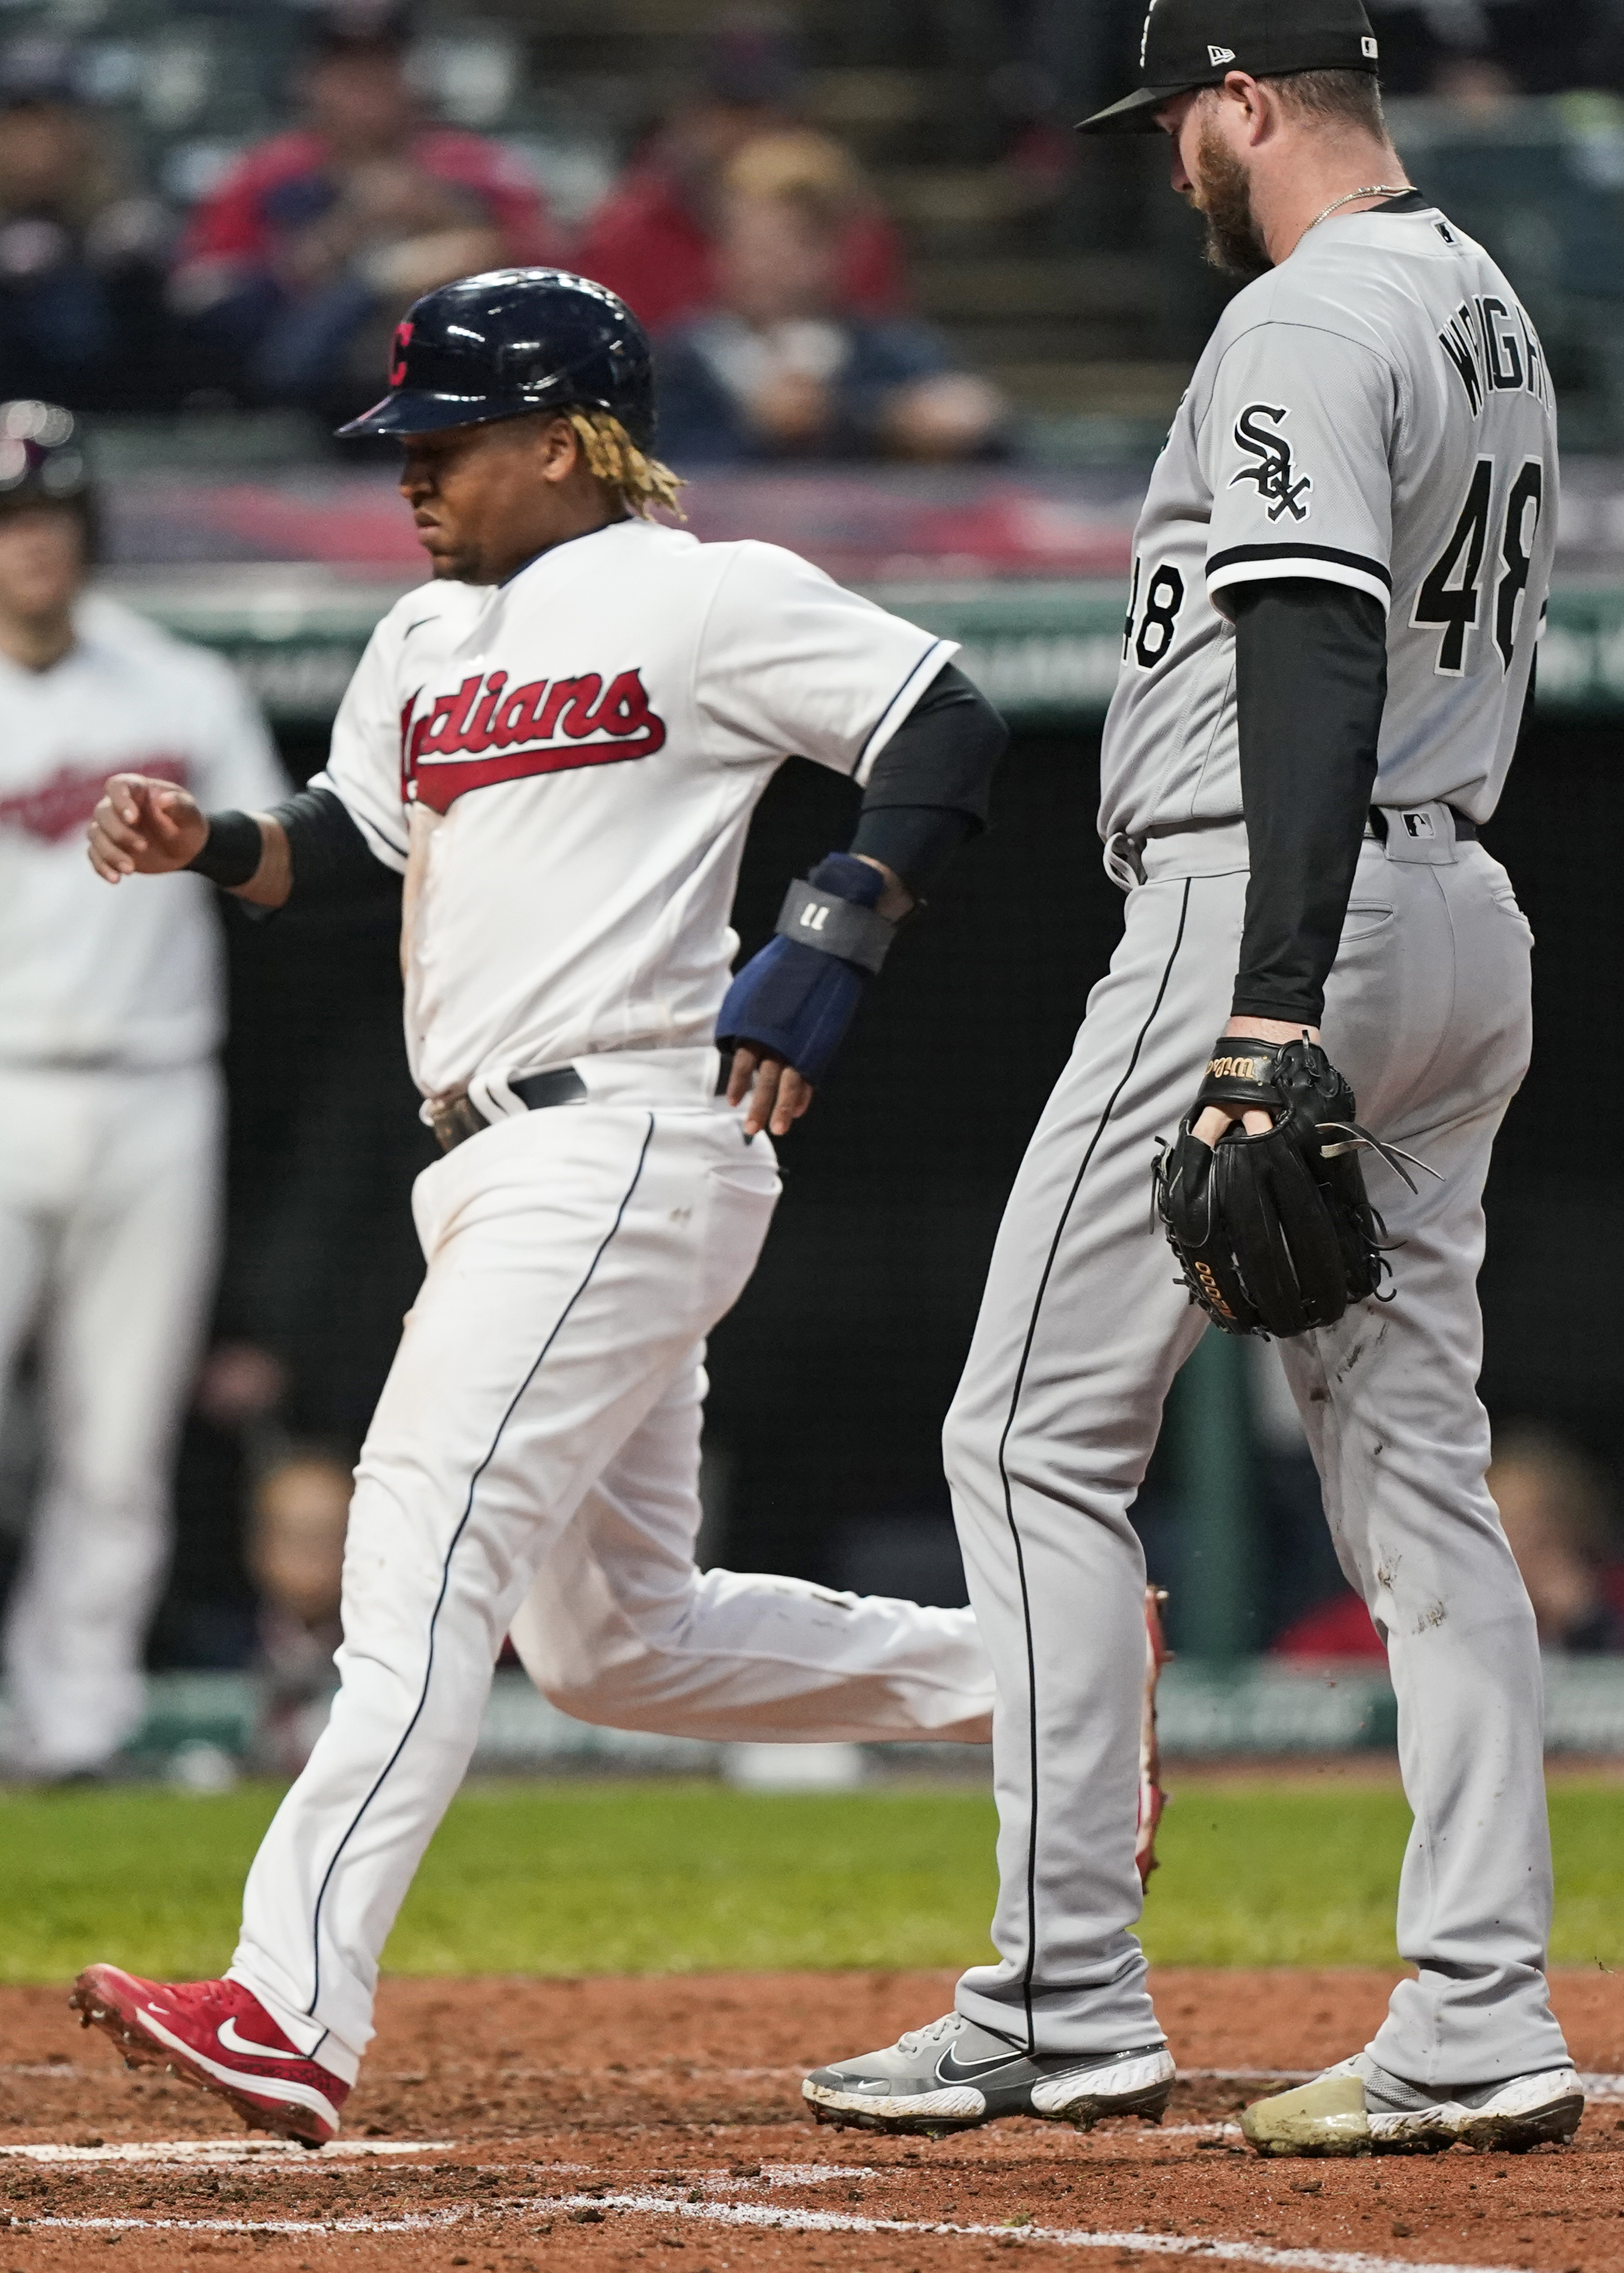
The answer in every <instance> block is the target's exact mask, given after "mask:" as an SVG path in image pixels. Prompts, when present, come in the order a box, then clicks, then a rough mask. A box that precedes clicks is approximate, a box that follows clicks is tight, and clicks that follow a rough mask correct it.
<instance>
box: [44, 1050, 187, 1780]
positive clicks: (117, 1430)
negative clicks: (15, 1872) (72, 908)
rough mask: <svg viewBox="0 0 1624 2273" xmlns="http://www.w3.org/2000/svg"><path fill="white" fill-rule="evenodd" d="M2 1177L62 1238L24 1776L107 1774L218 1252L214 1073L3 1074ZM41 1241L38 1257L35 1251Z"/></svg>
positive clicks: (137, 1667) (131, 1689) (128, 1702)
mask: <svg viewBox="0 0 1624 2273" xmlns="http://www.w3.org/2000/svg"><path fill="white" fill-rule="evenodd" d="M4 1091H5V1092H6V1093H7V1095H8V1096H9V1097H11V1100H12V1103H13V1105H14V1106H15V1108H16V1109H14V1110H9V1111H8V1113H7V1126H8V1128H9V1129H10V1130H11V1138H10V1140H9V1142H8V1145H7V1148H6V1149H7V1153H8V1166H7V1169H6V1181H7V1186H8V1190H9V1193H10V1194H11V1206H12V1207H13V1208H15V1207H16V1206H17V1204H18V1200H19V1197H21V1196H22V1192H23V1190H24V1189H26V1188H31V1211H30V1212H32V1213H33V1218H34V1223H35V1225H36V1227H37V1235H38V1236H39V1238H40V1239H41V1242H42V1243H43V1244H45V1245H47V1246H48V1248H49V1253H48V1255H47V1256H46V1257H45V1273H46V1279H45V1287H44V1288H43V1290H42V1294H43V1299H42V1302H41V1306H40V1316H41V1360H42V1364H41V1391H42V1417H43V1422H44V1437H45V1473H44V1478H43V1484H42V1489H41V1495H40V1500H39V1504H38V1506H37V1507H36V1509H35V1511H34V1521H33V1524H32V1527H31V1530H30V1534H29V1542H28V1548H27V1552H26V1557H25V1560H24V1564H23V1567H22V1569H21V1571H20V1572H19V1576H18V1579H17V1583H16V1585H15V1587H13V1589H12V1593H11V1601H10V1603H9V1604H8V1608H7V1617H6V1631H5V1662H6V1671H7V1677H8V1684H9V1688H10V1692H11V1701H12V1704H13V1707H14V1708H15V1710H16V1713H17V1714H18V1718H19V1722H20V1725H21V1734H22V1738H23V1742H24V1744H25V1746H26V1758H27V1760H28V1763H29V1765H30V1766H31V1767H33V1768H34V1769H35V1770H36V1771H38V1772H42V1773H46V1774H66V1773H71V1771H73V1770H75V1769H79V1768H86V1767H96V1766H98V1765H100V1764H101V1762H102V1761H103V1760H105V1759H107V1758H108V1757H109V1754H110V1753H112V1752H116V1750H117V1748H118V1746H119V1745H120V1744H123V1742H124V1741H125V1740H126V1738H128V1737H130V1736H131V1735H132V1734H133V1733H134V1731H135V1729H136V1728H137V1726H138V1723H139V1721H140V1717H141V1711H142V1701H143V1684H142V1677H141V1654H142V1648H143V1645H144V1642H145V1639H146V1624H147V1619H148V1617H149V1616H150V1613H151V1610H152V1607H153V1600H154V1597H155V1595H156V1594H157V1592H158V1589H159V1587H160V1586H161V1583H162V1579H163V1572H164V1566H165V1563H166V1560H167V1557H168V1545H169V1532H170V1501H169V1492H170V1464H171V1460H172V1457H173V1452H174V1446H175V1438H176V1429H177V1428H178V1425H179V1422H180V1416H181V1412H182V1409H183V1405H184V1401H185V1398H186V1394H187V1392H188V1389H189V1388H190V1385H191V1377H192V1373H193V1369H194V1368H195V1365H196V1362H197V1357H198V1348H199V1346H200V1342H201V1339H202V1333H203V1329H204V1325H205V1323H206V1313H207V1305H208V1302H209V1297H210V1294H211V1291H212V1287H213V1277H214V1270H215V1264H216V1259H217V1251H218V1243H219V1217H220V1146H221V1091H220V1077H219V1075H218V1073H217V1071H216V1069H215V1068H214V1067H213V1064H206V1065H201V1066H187V1067H176V1068H170V1069H167V1070H165V1071H162V1072H153V1073H82V1072H72V1073H69V1072H56V1071H53V1072H38V1073H34V1074H30V1075H26V1076H19V1075H16V1074H11V1075H7V1076H4ZM38 1254H39V1250H38V1249H36V1257H38Z"/></svg>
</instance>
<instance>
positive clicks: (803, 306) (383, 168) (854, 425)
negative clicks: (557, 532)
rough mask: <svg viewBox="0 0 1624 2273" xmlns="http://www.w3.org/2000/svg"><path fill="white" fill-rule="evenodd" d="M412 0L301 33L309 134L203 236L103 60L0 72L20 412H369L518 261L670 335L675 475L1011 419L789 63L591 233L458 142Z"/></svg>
mask: <svg viewBox="0 0 1624 2273" xmlns="http://www.w3.org/2000/svg"><path fill="white" fill-rule="evenodd" d="M413 54H414V23H413V19H412V16H411V14H410V12H409V11H408V10H407V9H405V8H402V7H400V6H398V5H395V4H393V0H325V4H322V5H320V6H318V7H316V8H313V9H311V10H310V11H307V13H306V15H305V17H304V19H303V22H302V26H301V34H300V39H299V44H298V48H297V50H296V58H295V64H294V68H293V71H292V72H291V74H290V79H291V87H290V92H291V95H292V99H293V101H294V103H295V105H296V114H297V115H296V119H295V121H294V122H293V123H292V124H289V125H288V128H287V129H286V130H285V131H282V132H280V133H276V134H274V135H273V136H271V137H270V138H269V139H266V140H263V141H259V142H258V143H255V144H253V145H252V146H250V147H248V148H246V149H243V150H242V151H241V152H240V153H238V154H236V155H235V156H234V157H233V158H231V159H230V160H229V161H228V162H226V163H225V164H224V166H223V169H222V170H221V172H220V174H219V177H218V178H217V179H215V180H213V182H212V183H211V184H210V185H209V186H208V187H207V188H206V190H204V191H202V193H201V194H199V195H198V198H197V200H196V202H195V203H194V204H193V205H192V206H191V210H190V212H188V213H186V214H181V213H179V212H177V211H176V209H175V206H174V205H173V203H168V202H166V201H165V200H164V199H162V198H161V197H160V196H158V195H157V194H155V193H154V192H153V190H152V189H151V187H150V186H149V185H148V184H145V183H144V182H143V181H142V180H141V178H140V176H139V173H138V169H137V167H136V166H135V164H134V162H133V161H132V158H131V154H130V153H129V151H128V150H127V149H126V148H123V147H121V137H120V135H119V133H118V131H117V128H116V122H115V121H113V120H112V119H111V118H110V117H109V116H104V115H103V113H102V110H101V107H100V106H99V105H98V103H97V101H96V100H95V97H94V92H93V91H92V86H93V80H92V75H91V74H90V73H89V72H88V71H87V67H86V63H87V59H86V50H85V49H84V47H83V45H82V44H79V43H75V42H72V41H67V40H64V39H62V38H60V37H57V36H54V35H51V34H31V35H29V36H26V37H21V38H19V39H16V40H14V41H12V42H11V45H10V46H9V48H7V49H5V51H4V53H3V54H0V394H4V395H5V396H10V397H17V396H34V397H39V398H42V399H45V400H49V401H62V402H64V403H66V404H68V405H69V406H70V407H71V408H73V409H79V410H86V411H132V410H133V411H147V412H153V411H176V410H181V409H185V408H188V407H198V406H213V405H219V404H246V405H255V404H266V405H277V406H282V407H296V408H300V409H309V410H311V411H313V412H315V413H316V414H317V415H318V416H320V417H321V418H323V419H324V420H326V421H328V422H334V423H335V422H337V421H339V420H341V419H343V418H345V417H348V416H353V415H354V414H355V411H357V410H358V409H362V408H363V407H364V406H365V404H366V403H368V402H369V401H372V400H373V399H375V397H376V395H377V394H378V389H379V376H380V373H381V372H382V371H385V369H386V366H387V352H386V350H387V347H388V342H389V339H390V335H391V333H392V331H393V326H394V325H395V323H396V322H397V321H398V320H399V319H400V315H401V314H402V313H403V311H405V309H406V308H407V307H408V305H409V304H410V303H411V302H412V301H413V300H414V299H415V298H416V297H417V296H418V295H419V294H421V293H423V292H426V291H429V290H431V289H433V287H434V286H436V285H437V284H440V283H444V282H445V281H448V280H449V279H451V278H453V277H455V276H461V275H467V274H470V273H472V272H474V271H476V270H479V269H485V268H496V267H502V266H518V265H530V264H537V263H552V264H555V265H560V266H570V267H573V268H575V269H577V270H579V271H580V272H581V273H583V274H587V275H590V276H593V277H595V278H596V279H597V280H598V281H602V282H604V283H607V284H609V285H610V287H611V288H612V289H614V290H616V291H617V292H619V293H621V294H622V295H623V296H625V298H626V299H627V300H629V301H630V303H631V304H632V306H633V308H635V309H636V310H637V311H638V313H639V314H640V316H641V317H642V319H643V320H644V322H645V324H646V325H647V327H648V329H649V330H650V332H651V333H653V334H655V337H656V339H657V340H658V341H659V345H660V350H661V356H662V364H663V365H664V366H665V367H666V369H667V371H668V373H669V377H668V380H667V386H668V393H669V400H670V412H669V416H670V434H669V439H668V446H669V447H670V449H671V451H672V452H673V454H679V453H680V454H686V455H687V456H689V457H692V458H693V459H695V460H703V461H710V462H726V461H742V460H747V459H752V458H763V457H767V458H771V457H776V456H802V457H830V456H847V457H850V456H857V457H874V456H887V455H888V456H900V457H923V458H955V457H961V456H965V455H970V454H977V453H981V452H984V451H986V450H989V449H994V448H996V447H997V446H998V438H999V426H1000V423H1001V419H1002V416H1003V405H1002V403H1001V401H1000V400H999V396H998V394H997V393H996V391H995V390H994V389H993V388H992V386H989V385H988V384H987V383H986V382H985V381H984V380H981V379H975V378H973V377H970V376H969V375H966V374H961V373H955V372H954V370H953V368H952V357H951V356H950V354H949V352H948V350H947V347H946V345H945V343H944V341H942V340H941V339H940V338H939V336H938V335H937V334H934V333H933V332H932V330H931V329H930V328H929V327H928V326H924V325H923V324H921V323H919V322H917V320H915V319H911V318H910V317H909V314H908V312H907V300H908V293H907V283H906V277H905V266H904V261H903V258H902V248H901V244H900V241H899V238H898V236H897V232H896V230H895V229H894V227H893V225H892V224H891V223H890V222H889V221H887V218H886V216H885V214H884V213H883V212H882V210H881V208H880V206H879V204H878V203H877V201H876V199H875V198H874V195H873V193H872V190H870V188H869V187H868V186H867V184H865V182H864V178H863V176H862V173H861V171H860V170H859V169H858V168H857V165H856V164H855V162H854V161H852V159H851V158H850V157H849V155H848V154H847V153H845V152H844V151H843V150H842V148H841V146H839V144H838V143H836V142H834V141H833V140H831V139H828V138H827V137H826V136H823V135H820V134H818V133H816V132H814V131H812V130H811V129H809V128H807V127H806V126H805V125H804V124H799V123H797V83H798V78H799V72H798V65H797V47H796V43H795V41H794V40H793V38H792V37H791V36H790V34H789V33H788V32H787V31H786V30H785V29H784V28H783V27H782V26H780V25H778V24H777V23H775V22H773V21H770V20H761V19H752V18H748V17H746V18H742V19H738V20H737V21H736V22H733V23H729V24H724V25H723V26H722V28H721V30H720V32H719V34H718V35H717V37H716V38H715V41H714V42H713V45H712V50H711V53H710V56H709V58H708V64H707V68H706V69H705V70H704V71H702V73H701V74H700V77H699V78H698V79H697V80H696V83H695V86H694V87H693V90H692V94H691V95H690V96H689V97H688V99H686V100H685V101H680V102H678V103H677V105H676V106H675V107H674V109H673V110H672V112H671V114H670V116H669V117H668V118H666V119H664V120H662V122H661V123H660V124H659V125H658V127H657V129H656V130H655V131H654V132H653V133H651V134H650V135H649V136H648V138H647V139H646V141H645V143H644V145H643V146H642V147H641V148H640V150H639V151H637V152H636V153H635V154H633V155H632V160H631V162H630V164H629V165H628V167H627V169H626V170H625V174H624V176H622V178H621V179H620V180H619V181H618V182H617V183H616V184H614V185H613V187H612V188H611V189H610V193H609V194H608V196H607V197H606V198H605V199H603V200H602V203H601V204H600V205H599V206H597V207H596V209H595V211H593V212H591V213H590V214H588V215H587V217H586V218H585V221H584V224H583V225H580V226H578V227H576V228H574V229H566V228H565V227H564V226H562V225H561V223H560V221H558V218H557V217H556V216H555V215H554V214H553V213H552V212H551V210H550V205H549V200H548V198H547V196H546V193H545V191H544V190H543V186H542V184H541V183H540V182H539V180H538V179H537V178H536V176H535V173H534V171H533V170H532V169H530V168H529V167H528V166H527V164H526V163H525V162H524V161H523V160H522V158H521V157H520V156H519V155H517V154H515V153H514V152H513V150H512V149H510V148H509V147H508V146H505V144H504V143H503V142H502V141H501V140H499V139H497V138H495V137H493V136H490V135H487V134H482V133H476V132H473V131H468V130H467V129H464V128H460V127H456V126H453V125H449V124H445V123H443V122H442V121H441V120H440V119H438V117H437V116H435V114H434V110H433V109H432V106H431V105H430V102H428V101H426V100H425V99H424V97H423V94H422V93H421V92H420V90H419V86H418V84H417V82H416V80H415V77H414V74H413V71H412V69H411V64H412V59H413Z"/></svg>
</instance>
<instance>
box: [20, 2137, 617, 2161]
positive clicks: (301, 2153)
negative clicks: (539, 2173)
mask: <svg viewBox="0 0 1624 2273" xmlns="http://www.w3.org/2000/svg"><path fill="white" fill-rule="evenodd" d="M457 2144H458V2142H457V2141H456V2140H454V2139H330V2140H329V2141H328V2142H327V2143H326V2146H325V2147H301V2146H300V2144H299V2142H298V2141H297V2140H296V2139H131V2140H117V2141H115V2142H114V2143H113V2145H112V2146H110V2147H109V2146H107V2145H105V2144H104V2145H102V2146H100V2147H62V2146H54V2145H41V2144H35V2145H34V2146H12V2145H10V2144H7V2145H4V2146H0V2157H5V2156H13V2157H16V2158H17V2159H18V2160H19V2162H28V2163H263V2162H270V2163H297V2164H303V2163H321V2162H328V2163H341V2162H352V2163H353V2162H359V2161H365V2160H367V2159H368V2158H369V2157H377V2156H380V2155H442V2154H446V2153H449V2152H450V2150H451V2149H453V2148H454V2147H455V2146H456V2145H457ZM581 2167H584V2165H583V2166H581Z"/></svg>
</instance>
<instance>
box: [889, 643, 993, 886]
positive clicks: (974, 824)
mask: <svg viewBox="0 0 1624 2273" xmlns="http://www.w3.org/2000/svg"><path fill="white" fill-rule="evenodd" d="M1008 739H1009V730H1008V728H1007V726H1006V725H1005V724H1004V722H1003V720H1002V719H1001V718H1000V717H999V715H998V712H997V711H996V710H995V709H993V708H992V704H991V703H990V702H989V701H987V699H986V697H985V696H984V694H982V693H981V691H980V689H979V688H978V687H976V686H972V685H971V683H970V681H969V679H966V677H965V676H964V673H963V672H962V671H960V670H959V669H958V668H957V667H956V666H955V665H954V664H951V663H950V664H947V666H946V668H945V669H944V670H943V671H940V672H939V674H938V676H937V678H936V679H935V680H934V681H933V683H932V686H931V687H930V688H929V690H928V691H927V692H926V693H925V694H922V695H921V696H920V698H919V700H918V701H917V703H916V704H915V705H914V708H913V709H911V710H910V711H909V714H908V716H907V717H906V718H904V719H903V721H902V724H901V725H900V726H899V727H898V728H897V730H896V731H895V733H894V734H893V735H892V737H891V739H890V740H889V741H888V742H887V744H886V746H885V748H884V749H883V750H881V752H880V753H879V756H878V757H877V758H876V759H875V761H874V769H873V771H872V774H871V775H870V776H869V782H868V787H867V789H866V790H865V791H864V795H863V810H862V813H861V814H859V816H858V819H857V835H856V836H854V837H853V838H852V840H851V850H852V851H854V852H857V853H862V854H865V855H866V856H867V858H868V859H871V860H880V861H883V862H884V863H885V865H886V866H887V868H889V869H891V870H892V871H893V873H894V874H896V875H898V876H900V877H901V878H902V881H903V882H904V883H905V884H906V885H907V886H908V888H909V890H910V891H912V892H914V893H916V894H917V893H918V892H921V891H923V890H924V889H925V888H926V887H927V886H928V885H930V884H931V883H932V882H934V881H935V879H936V878H937V877H938V876H939V874H941V871H942V870H943V869H944V868H945V867H946V866H947V863H948V861H949V860H950V859H952V857H953V855H954V853H955V852H956V851H958V849H959V847H960V845H961V844H963V843H964V841H965V839H966V838H967V837H969V836H978V835H979V834H980V833H981V831H982V830H983V829H984V828H985V827H986V825H987V800H988V795H989V792H990V791H991V788H992V776H993V774H994V772H995V771H996V769H997V767H998V761H999V759H1000V758H1001V757H1002V756H1003V754H1004V749H1005V746H1006V744H1007V741H1008Z"/></svg>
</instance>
